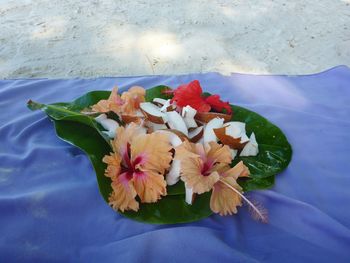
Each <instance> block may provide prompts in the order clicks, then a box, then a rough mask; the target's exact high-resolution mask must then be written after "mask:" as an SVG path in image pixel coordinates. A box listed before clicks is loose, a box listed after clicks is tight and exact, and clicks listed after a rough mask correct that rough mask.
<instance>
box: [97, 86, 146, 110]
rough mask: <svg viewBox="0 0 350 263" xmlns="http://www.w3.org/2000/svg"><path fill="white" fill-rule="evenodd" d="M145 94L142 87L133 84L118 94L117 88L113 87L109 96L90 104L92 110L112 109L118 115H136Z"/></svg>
mask: <svg viewBox="0 0 350 263" xmlns="http://www.w3.org/2000/svg"><path fill="white" fill-rule="evenodd" d="M145 95H146V91H145V89H144V88H142V87H139V86H133V87H131V88H130V89H129V90H128V91H125V92H123V93H122V95H121V96H119V94H118V88H117V87H114V88H113V90H112V92H111V95H110V96H109V98H108V99H107V100H100V101H99V102H98V103H97V104H95V105H93V106H92V110H93V111H94V112H101V113H106V112H109V111H113V112H114V113H116V114H118V115H120V116H121V115H127V116H136V115H137V114H138V113H139V109H140V103H141V102H144V101H145Z"/></svg>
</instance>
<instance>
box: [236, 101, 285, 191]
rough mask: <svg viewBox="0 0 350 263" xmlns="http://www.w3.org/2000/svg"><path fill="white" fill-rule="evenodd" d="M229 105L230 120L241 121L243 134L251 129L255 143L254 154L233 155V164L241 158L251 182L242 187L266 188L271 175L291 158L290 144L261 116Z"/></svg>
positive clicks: (269, 182) (276, 128)
mask: <svg viewBox="0 0 350 263" xmlns="http://www.w3.org/2000/svg"><path fill="white" fill-rule="evenodd" d="M231 107H232V110H233V117H232V120H233V121H241V122H245V123H246V131H247V134H248V135H250V134H251V133H252V132H254V133H255V137H256V140H257V142H258V144H259V154H258V155H257V156H249V157H237V158H236V159H235V160H234V163H233V164H236V163H238V162H239V161H241V160H242V161H243V163H244V164H245V165H246V166H247V167H248V168H249V170H250V177H251V179H250V180H252V181H253V180H254V181H253V182H252V183H251V184H249V187H248V188H247V189H248V190H247V189H245V190H246V191H250V190H255V189H263V188H269V187H271V186H272V185H273V181H272V179H271V178H272V177H273V176H274V175H276V174H279V173H281V172H282V171H283V170H284V169H285V168H286V167H287V166H288V164H289V162H290V161H291V158H292V147H291V146H290V144H289V142H288V140H287V138H286V136H285V135H284V134H283V132H282V131H281V130H280V129H279V128H278V127H277V126H275V125H274V124H272V123H271V122H269V121H268V120H267V119H265V118H264V117H262V116H261V115H259V114H257V113H255V112H253V111H250V110H247V109H245V108H242V107H238V106H231ZM256 179H259V180H256ZM256 182H258V183H256Z"/></svg>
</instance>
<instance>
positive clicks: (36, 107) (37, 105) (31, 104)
mask: <svg viewBox="0 0 350 263" xmlns="http://www.w3.org/2000/svg"><path fill="white" fill-rule="evenodd" d="M44 106H45V105H44V104H41V103H38V102H35V101H32V100H31V99H30V100H28V102H27V107H28V108H29V109H30V110H32V111H35V110H40V109H42V108H43V107H44Z"/></svg>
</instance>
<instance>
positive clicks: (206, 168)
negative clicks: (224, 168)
mask: <svg viewBox="0 0 350 263" xmlns="http://www.w3.org/2000/svg"><path fill="white" fill-rule="evenodd" d="M213 166H214V162H213V161H211V160H206V161H205V162H204V163H203V166H202V170H201V174H202V175H203V176H208V175H210V174H211V169H212V168H213Z"/></svg>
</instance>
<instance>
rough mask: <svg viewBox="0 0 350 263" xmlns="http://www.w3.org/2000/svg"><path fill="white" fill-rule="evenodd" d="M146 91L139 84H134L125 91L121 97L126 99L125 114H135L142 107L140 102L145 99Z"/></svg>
mask: <svg viewBox="0 0 350 263" xmlns="http://www.w3.org/2000/svg"><path fill="white" fill-rule="evenodd" d="M145 95H146V91H145V89H144V88H142V87H139V86H133V87H131V88H130V89H129V90H128V91H125V92H123V94H122V96H121V99H122V100H123V101H124V104H123V106H122V112H123V114H125V115H134V114H136V112H137V110H138V109H140V103H141V102H144V101H145Z"/></svg>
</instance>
